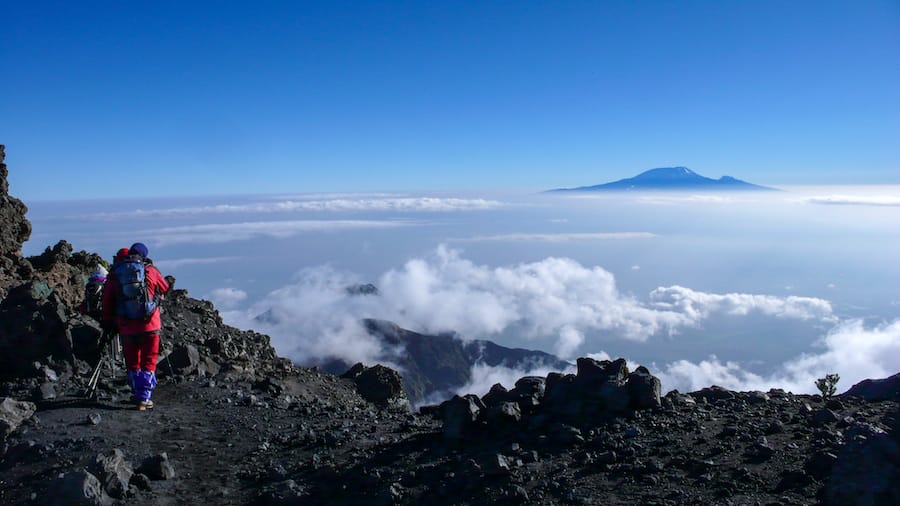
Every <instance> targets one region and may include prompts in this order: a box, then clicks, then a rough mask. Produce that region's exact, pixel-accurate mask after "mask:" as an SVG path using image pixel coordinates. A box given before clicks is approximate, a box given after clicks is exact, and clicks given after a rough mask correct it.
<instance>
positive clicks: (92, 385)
mask: <svg viewBox="0 0 900 506" xmlns="http://www.w3.org/2000/svg"><path fill="white" fill-rule="evenodd" d="M109 338H110V334H109V333H108V332H103V335H102V336H101V337H100V339H101V340H103V339H109ZM105 348H106V343H103V344H101V345H100V359H99V360H97V365H96V366H94V370H93V371H92V372H91V378H90V379H89V380H88V389H87V392H86V394H85V396H86V397H87V398H89V399H90V398H92V397H94V395H95V394H96V393H97V383H98V382H99V381H100V369H102V368H103V362H104V360H103V359H104V358H106V353H104V352H105V351H106V350H105Z"/></svg>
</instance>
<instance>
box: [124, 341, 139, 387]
mask: <svg viewBox="0 0 900 506" xmlns="http://www.w3.org/2000/svg"><path fill="white" fill-rule="evenodd" d="M121 338H122V354H124V355H125V369H126V370H127V371H128V386H130V387H131V394H132V396H133V397H134V399H135V400H139V399H138V392H137V377H138V373H139V372H140V370H141V348H140V337H139V336H130V335H129V336H124V335H123V336H121Z"/></svg>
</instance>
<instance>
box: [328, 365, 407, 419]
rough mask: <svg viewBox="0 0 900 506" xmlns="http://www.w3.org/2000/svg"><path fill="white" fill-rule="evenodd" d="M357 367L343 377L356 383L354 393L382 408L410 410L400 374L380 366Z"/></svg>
mask: <svg viewBox="0 0 900 506" xmlns="http://www.w3.org/2000/svg"><path fill="white" fill-rule="evenodd" d="M358 365H359V364H357V366H354V368H353V369H351V370H350V371H348V374H345V375H344V376H345V377H348V378H352V379H353V381H354V383H356V391H357V392H359V395H360V396H362V398H363V399H365V400H367V401H369V402H371V403H373V404H375V405H377V406H380V407H382V408H387V409H395V410H401V411H409V410H410V404H409V399H408V398H407V397H406V392H404V390H403V378H402V377H400V373H398V372H397V371H395V370H393V369H391V368H390V367H385V366H383V365H381V364H376V365H374V366H372V367H363V368H362V369H359V368H358Z"/></svg>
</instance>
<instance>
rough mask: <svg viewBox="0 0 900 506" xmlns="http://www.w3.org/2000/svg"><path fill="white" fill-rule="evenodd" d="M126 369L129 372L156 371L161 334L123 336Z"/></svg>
mask: <svg viewBox="0 0 900 506" xmlns="http://www.w3.org/2000/svg"><path fill="white" fill-rule="evenodd" d="M122 351H123V352H125V367H126V368H127V369H128V370H129V371H150V372H154V371H156V359H157V357H159V333H158V332H154V333H152V334H137V335H127V336H122Z"/></svg>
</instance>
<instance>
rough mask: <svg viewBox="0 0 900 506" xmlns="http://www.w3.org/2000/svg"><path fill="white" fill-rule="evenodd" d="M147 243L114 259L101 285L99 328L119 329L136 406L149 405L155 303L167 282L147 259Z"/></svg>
mask: <svg viewBox="0 0 900 506" xmlns="http://www.w3.org/2000/svg"><path fill="white" fill-rule="evenodd" d="M147 255H148V251H147V246H145V245H143V244H142V243H139V242H136V243H134V244H132V245H131V248H130V249H129V250H128V257H126V258H124V259H122V260H121V261H120V262H117V263H116V264H115V265H114V266H113V269H112V271H111V272H110V273H109V276H107V278H106V284H105V285H104V287H103V322H102V325H103V329H104V330H106V331H111V332H116V331H118V332H119V336H120V337H121V339H122V349H123V351H124V352H125V366H126V367H127V369H128V384H129V385H131V391H132V394H133V396H134V401H135V403H136V404H137V406H138V409H140V410H145V409H150V408H152V407H153V401H151V400H150V394H151V393H152V392H153V387H155V386H156V359H157V357H158V355H159V330H160V328H161V327H162V323H161V321H160V316H159V303H160V301H161V299H162V296H163V295H165V293H166V292H168V291H169V284H168V283H167V282H166V280H165V279H164V278H163V276H162V274H160V272H159V270H157V269H156V267H154V266H153V262H152V261H151V260H150V259H149V258H147Z"/></svg>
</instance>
